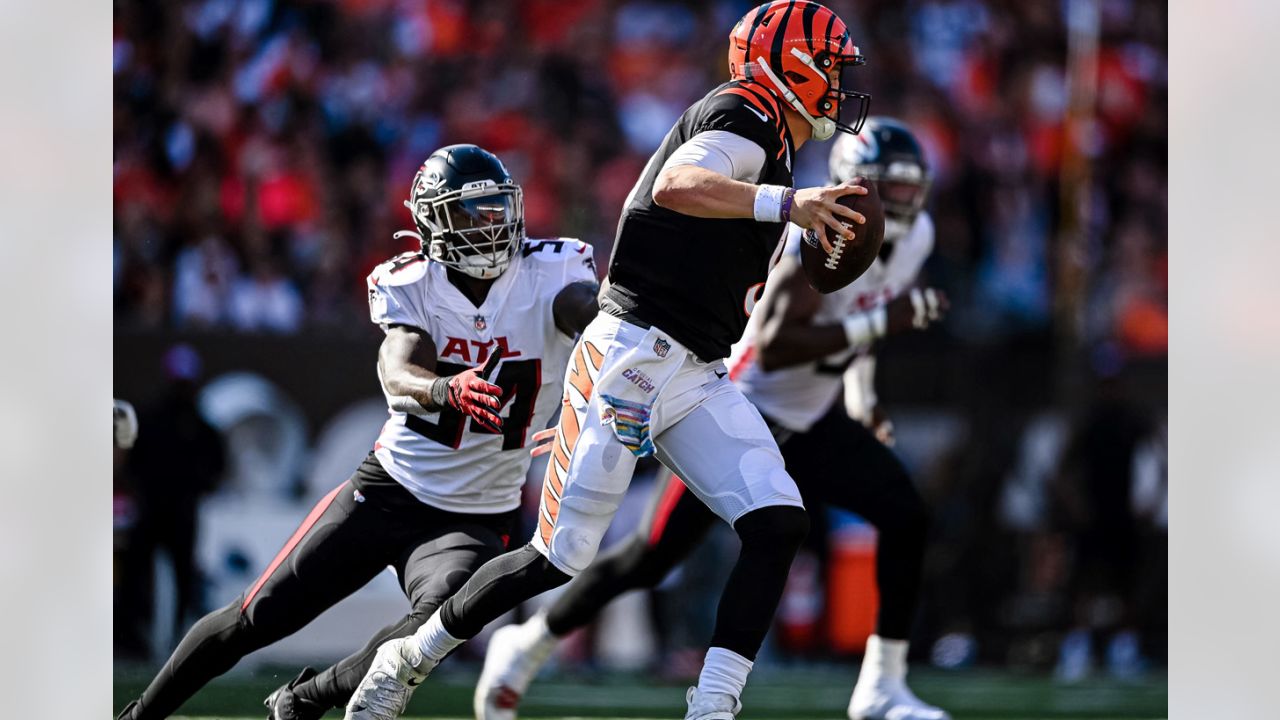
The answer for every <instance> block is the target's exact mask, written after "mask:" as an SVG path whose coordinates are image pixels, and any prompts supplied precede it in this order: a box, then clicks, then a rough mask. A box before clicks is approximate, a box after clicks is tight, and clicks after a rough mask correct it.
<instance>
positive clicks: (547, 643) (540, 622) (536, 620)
mask: <svg viewBox="0 0 1280 720" xmlns="http://www.w3.org/2000/svg"><path fill="white" fill-rule="evenodd" d="M523 632H524V633H525V637H526V638H528V639H529V640H531V641H533V648H534V650H535V651H545V652H550V651H551V650H553V649H555V646H556V645H558V644H559V643H560V640H561V638H559V637H557V636H556V635H554V634H552V632H551V628H549V627H547V613H546V612H545V611H539V612H538V613H537V614H536V615H534V616H533V617H531V618H529V621H528V622H526V623H525V624H524V628H523Z"/></svg>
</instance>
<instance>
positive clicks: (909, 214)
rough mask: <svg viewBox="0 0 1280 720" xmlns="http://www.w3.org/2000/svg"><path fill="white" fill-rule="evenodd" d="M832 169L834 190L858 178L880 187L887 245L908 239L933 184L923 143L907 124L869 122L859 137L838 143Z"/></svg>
mask: <svg viewBox="0 0 1280 720" xmlns="http://www.w3.org/2000/svg"><path fill="white" fill-rule="evenodd" d="M830 169H831V183H832V184H833V185H838V184H840V183H844V182H849V181H850V180H853V179H854V178H855V177H859V176H861V177H865V178H867V179H868V180H872V181H874V182H875V183H876V190H877V191H878V192H879V193H880V203H881V204H882V205H883V206H884V241H885V242H891V241H893V240H897V239H898V238H900V237H902V236H903V235H906V234H907V231H909V230H910V229H911V225H912V223H914V222H915V221H916V216H917V215H919V214H920V211H921V210H923V209H924V201H925V198H926V197H927V196H928V195H929V186H930V185H931V184H932V183H933V173H932V172H930V170H929V163H928V162H926V161H925V157H924V151H923V150H922V149H921V147H920V142H919V141H918V140H916V137H915V135H912V134H911V131H910V130H908V129H907V126H906V125H903V124H902V123H900V122H898V121H897V120H893V119H891V118H887V117H870V118H867V122H866V124H865V125H864V126H863V128H862V131H861V132H859V133H858V134H857V135H845V136H841V137H840V138H839V139H837V140H836V142H835V144H833V145H832V146H831V159H830Z"/></svg>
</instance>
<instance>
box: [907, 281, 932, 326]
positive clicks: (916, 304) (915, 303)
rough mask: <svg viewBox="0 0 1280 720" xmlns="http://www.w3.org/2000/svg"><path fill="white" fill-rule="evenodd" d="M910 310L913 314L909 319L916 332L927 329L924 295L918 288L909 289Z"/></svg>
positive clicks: (927, 319) (927, 321)
mask: <svg viewBox="0 0 1280 720" xmlns="http://www.w3.org/2000/svg"><path fill="white" fill-rule="evenodd" d="M910 297H911V309H912V310H913V311H915V314H914V315H912V317H911V326H912V327H914V328H915V329H917V330H924V329H925V328H927V327H929V318H928V310H927V309H926V308H925V302H924V293H922V292H920V288H911V294H910Z"/></svg>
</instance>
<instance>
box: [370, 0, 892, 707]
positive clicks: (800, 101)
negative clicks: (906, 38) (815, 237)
mask: <svg viewBox="0 0 1280 720" xmlns="http://www.w3.org/2000/svg"><path fill="white" fill-rule="evenodd" d="M729 40H730V42H729V70H730V81H729V82H727V83H724V84H722V85H720V86H719V87H716V88H715V89H713V90H712V91H711V92H710V93H708V94H707V95H706V96H705V97H704V98H703V99H702V100H700V101H698V102H697V103H695V104H693V105H692V106H691V107H690V108H689V109H687V110H686V111H685V112H684V114H683V115H682V116H681V117H680V119H679V120H678V121H677V123H676V124H675V126H674V127H673V128H672V129H671V131H670V132H669V133H668V134H667V137H666V140H665V141H664V142H663V144H662V145H661V147H660V148H659V149H658V151H657V152H656V153H654V155H653V156H652V157H651V158H650V160H649V163H648V165H647V167H646V168H645V170H644V172H643V173H642V174H641V176H640V178H639V180H638V181H637V182H636V185H635V186H634V188H633V189H632V191H631V194H630V196H629V198H628V201H627V203H626V207H625V209H624V210H623V214H622V218H621V220H620V222H619V224H618V235H617V242H616V244H615V246H614V253H613V257H612V259H611V260H610V264H609V276H608V285H607V287H606V289H605V290H604V291H603V293H602V295H601V304H600V307H601V310H602V313H601V314H600V316H598V317H597V318H596V320H595V321H593V322H592V324H591V325H589V326H588V327H587V329H586V331H585V332H584V334H583V337H582V340H581V341H580V342H579V344H578V349H577V350H576V351H575V358H574V360H573V365H572V367H571V368H570V372H569V376H568V378H567V380H566V386H567V387H566V391H565V398H564V407H563V410H562V412H561V417H560V423H559V425H558V427H557V430H556V436H555V438H554V440H553V441H552V442H553V444H554V450H553V452H552V456H551V461H550V462H549V463H548V466H547V475H546V478H545V480H544V492H543V496H542V506H541V508H540V515H539V529H538V532H537V533H536V534H535V535H534V538H533V541H532V542H531V543H530V544H529V545H527V546H525V547H523V548H521V549H519V550H517V551H514V552H512V553H508V554H506V555H503V556H502V557H500V558H496V559H495V560H493V561H491V562H490V563H488V564H486V565H485V566H484V567H483V568H481V569H480V570H479V571H478V572H477V573H476V575H475V576H474V577H473V578H472V579H471V580H470V581H468V582H467V584H466V585H464V586H463V587H462V589H461V590H459V591H458V593H457V594H455V595H454V596H453V597H451V598H449V600H448V601H446V602H445V604H444V605H442V606H441V608H440V611H439V612H437V613H436V615H434V616H432V618H431V619H430V620H429V621H428V622H427V624H426V625H424V626H423V627H422V628H421V629H420V630H419V631H418V632H417V633H416V634H415V635H414V637H412V638H407V639H405V640H393V641H390V642H388V643H387V644H385V645H384V646H383V647H382V648H381V649H380V650H379V652H378V657H377V658H376V659H375V661H374V665H373V667H372V668H371V669H370V671H369V673H368V674H367V675H366V676H365V679H364V681H363V682H362V683H361V686H360V687H359V688H358V689H357V690H356V692H355V694H354V695H353V696H352V698H351V702H350V703H349V704H348V706H347V717H348V718H353V719H358V720H366V719H369V720H372V719H378V720H384V719H387V718H394V717H397V716H398V715H399V714H400V713H401V712H403V711H404V707H405V705H406V704H407V703H408V699H409V696H410V694H411V693H412V691H413V689H414V687H415V686H416V685H418V684H419V683H420V682H422V680H423V679H424V678H425V677H426V675H427V674H428V673H430V672H431V670H432V669H433V668H435V666H436V665H437V664H438V663H439V662H440V661H441V660H442V659H443V658H444V657H445V656H446V655H447V654H448V653H450V652H451V651H453V650H454V649H455V648H456V647H458V646H459V645H460V644H462V643H463V642H464V641H465V640H467V639H468V638H471V637H474V636H475V635H476V634H477V633H479V632H480V630H481V629H482V628H483V627H484V626H485V625H487V624H488V623H490V622H492V621H493V620H495V619H496V618H497V617H499V616H500V615H502V614H503V613H505V612H507V611H508V610H511V609H512V608H514V607H516V606H517V605H519V604H520V603H521V602H524V601H525V600H527V599H529V598H531V597H533V596H535V595H537V594H539V593H542V592H544V591H546V590H549V589H551V588H553V587H557V586H559V585H562V584H564V583H565V582H568V581H569V579H570V578H571V577H572V576H574V575H576V574H578V573H580V572H582V571H583V570H585V569H586V568H587V566H588V565H589V564H590V563H591V561H592V560H593V559H594V557H595V554H596V552H597V550H598V549H599V547H600V542H601V540H602V539H603V537H604V533H605V531H606V530H607V529H608V526H609V524H610V523H611V522H612V520H613V517H614V515H615V513H616V512H617V510H618V507H619V504H620V503H621V501H622V499H623V496H624V495H625V493H626V490H627V486H628V485H629V483H630V482H631V476H632V472H633V470H634V468H635V465H636V461H637V460H638V459H639V458H640V457H645V456H648V455H656V456H657V457H658V458H659V459H660V460H662V462H663V463H664V464H666V465H667V466H668V467H671V468H673V469H677V470H678V471H679V472H680V476H681V477H682V478H683V479H684V480H685V481H686V482H687V483H688V484H689V486H690V487H691V488H692V489H693V491H694V492H695V493H696V494H697V495H698V496H699V497H700V498H701V499H702V500H703V501H704V502H705V503H707V505H708V506H709V507H710V508H711V510H712V511H714V512H715V513H716V514H717V515H719V516H720V517H721V518H722V519H724V520H725V521H726V522H728V523H729V524H730V525H732V526H733V528H734V530H735V532H736V533H737V534H738V537H739V538H740V540H741V542H742V549H741V552H740V553H739V556H738V559H737V562H736V564H735V566H734V569H733V572H732V574H731V576H730V579H729V582H728V585H727V586H726V587H725V589H724V592H723V594H722V595H721V601H720V606H719V609H718V611H717V615H716V627H715V631H714V634H713V636H712V640H711V647H710V649H709V650H708V651H707V656H706V660H705V663H704V665H703V669H702V673H701V675H700V677H699V679H698V684H697V686H696V687H694V688H690V689H689V692H688V694H687V696H686V700H687V702H688V711H687V713H686V716H685V717H686V718H688V719H690V720H695V719H696V720H725V719H728V718H733V717H736V715H737V713H738V712H739V710H741V707H742V704H741V702H740V700H739V698H740V696H741V693H742V689H743V687H744V686H745V685H746V681H747V676H748V674H749V672H750V670H751V667H752V664H753V662H754V659H755V657H756V654H757V652H758V651H759V649H760V644H761V643H762V642H763V640H764V636H765V633H766V632H767V631H768V629H769V624H770V622H771V620H772V617H773V613H774V610H775V609H776V607H777V603H778V600H779V598H780V596H781V594H782V589H783V585H784V584H785V582H786V578H787V573H788V570H789V568H790V566H791V561H792V559H793V558H794V556H795V553H796V550H797V549H798V548H799V546H800V544H801V542H802V541H803V539H804V537H805V534H806V533H807V532H808V525H809V523H808V518H807V516H806V514H805V511H804V506H803V503H802V501H801V498H800V493H799V490H798V489H797V488H796V486H795V482H794V481H793V480H792V479H791V477H790V476H789V475H788V474H787V471H786V469H785V468H784V467H783V461H782V456H781V455H780V454H779V453H778V447H777V444H776V443H775V441H774V440H773V438H772V436H771V435H770V433H769V429H768V427H767V426H766V425H765V423H764V421H763V420H762V419H761V417H760V414H759V413H758V412H756V410H755V408H753V407H752V406H751V404H750V403H749V402H747V400H746V398H745V397H744V396H743V395H742V393H741V391H739V390H738V389H737V387H735V386H734V384H733V383H732V382H730V381H729V380H728V378H727V375H728V371H727V370H726V369H725V366H724V362H723V360H724V358H726V357H727V356H728V355H729V350H730V347H731V345H732V344H733V343H734V342H735V341H737V340H738V339H739V338H740V337H741V335H742V331H743V328H744V327H745V326H746V324H747V319H748V312H747V311H748V310H749V306H748V305H747V303H748V302H749V301H753V300H754V298H755V297H756V295H757V294H758V291H759V287H760V286H762V285H763V283H764V280H765V277H766V275H767V274H768V272H769V270H770V269H771V267H772V265H773V264H774V262H776V258H777V257H778V256H779V255H780V254H781V250H782V245H783V242H782V241H783V239H784V231H785V229H786V223H787V221H788V220H793V221H794V222H796V223H798V224H799V225H801V226H804V227H808V228H812V229H813V230H815V231H816V232H818V233H819V234H820V235H821V237H822V241H823V243H824V245H826V247H827V248H828V250H830V243H829V240H828V238H827V235H828V232H829V231H834V232H836V233H839V235H840V236H841V237H843V238H845V239H846V240H852V239H853V238H854V230H853V229H852V225H853V224H857V223H862V222H865V218H863V217H862V215H861V214H860V213H856V212H854V211H852V210H849V209H848V208H844V207H842V206H840V205H838V204H837V203H836V202H834V201H835V199H836V198H838V197H839V196H841V195H845V194H850V193H853V192H855V191H856V192H858V193H865V192H866V190H865V188H856V187H854V186H839V187H835V188H830V187H828V188H808V189H804V190H799V191H795V190H793V189H792V184H793V178H792V166H793V162H794V154H795V152H796V150H797V149H798V148H799V147H800V146H801V145H803V144H804V143H805V142H807V141H808V140H809V139H811V138H813V139H817V140H827V139H829V138H831V137H832V136H833V135H834V134H835V133H836V131H837V130H838V129H839V130H844V131H846V132H851V133H856V132H857V129H858V127H859V126H861V124H862V121H863V120H864V119H865V118H866V110H867V103H868V102H869V99H870V98H869V96H867V95H865V94H862V93H856V92H852V91H849V90H845V89H843V88H842V87H841V73H842V71H843V70H844V69H845V68H846V67H848V66H856V65H861V64H862V63H863V57H862V55H861V53H860V52H859V50H858V48H857V46H855V45H854V44H853V40H852V39H851V38H850V36H849V32H848V29H847V28H846V27H845V24H844V23H843V22H842V21H841V20H840V19H839V18H838V17H837V16H836V14H835V13H834V12H832V11H831V10H829V9H827V8H826V7H824V6H822V5H820V4H818V3H815V2H809V1H808V0H795V1H792V0H782V1H779V2H772V3H768V4H765V5H760V6H759V7H756V8H755V9H753V10H751V11H749V12H748V13H747V14H746V15H745V16H744V17H743V18H742V19H741V20H740V21H739V22H738V23H737V25H736V26H735V27H734V28H733V30H732V32H731V33H730V39H729ZM846 97H854V98H855V99H857V100H858V102H859V107H858V109H857V112H856V113H854V115H853V116H854V117H856V118H857V119H856V121H855V124H854V126H852V127H851V126H848V125H844V124H842V123H840V122H839V121H838V119H837V118H838V116H839V111H840V104H841V101H842V100H844V99H845V98H846ZM837 217H840V218H841V219H842V220H844V221H846V222H850V223H851V224H850V225H845V224H844V223H843V222H841V221H840V220H837ZM726 468H730V471H728V472H726V471H725V469H726Z"/></svg>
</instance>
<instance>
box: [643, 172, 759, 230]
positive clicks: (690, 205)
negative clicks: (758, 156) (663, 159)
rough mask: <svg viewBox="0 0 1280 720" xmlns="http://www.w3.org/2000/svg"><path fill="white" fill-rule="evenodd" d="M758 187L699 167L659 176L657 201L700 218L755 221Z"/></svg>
mask: <svg viewBox="0 0 1280 720" xmlns="http://www.w3.org/2000/svg"><path fill="white" fill-rule="evenodd" d="M758 189H759V186H758V185H753V184H751V183H746V182H741V181H738V180H734V179H733V178H731V177H727V176H725V175H721V174H720V173H718V172H715V171H712V170H708V169H706V168H702V167H697V166H696V165H679V166H676V167H670V168H667V169H666V170H663V171H662V172H661V173H658V177H657V179H656V180H655V181H654V184H653V201H654V203H656V204H657V205H659V206H661V207H664V208H666V209H668V210H673V211H675V212H678V213H680V214H682V215H690V216H693V217H700V218H715V219H728V218H753V217H755V201H756V191H757V190H758Z"/></svg>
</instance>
